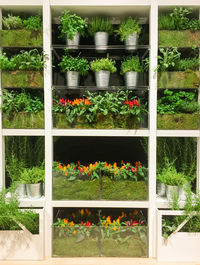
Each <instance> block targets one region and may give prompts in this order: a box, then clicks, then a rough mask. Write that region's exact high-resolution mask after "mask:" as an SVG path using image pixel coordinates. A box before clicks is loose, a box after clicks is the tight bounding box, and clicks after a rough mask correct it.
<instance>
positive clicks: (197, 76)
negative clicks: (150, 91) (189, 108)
mask: <svg viewBox="0 0 200 265" xmlns="http://www.w3.org/2000/svg"><path fill="white" fill-rule="evenodd" d="M199 85H200V72H199V71H185V72H182V71H179V72H162V73H159V75H158V88H198V87H199Z"/></svg>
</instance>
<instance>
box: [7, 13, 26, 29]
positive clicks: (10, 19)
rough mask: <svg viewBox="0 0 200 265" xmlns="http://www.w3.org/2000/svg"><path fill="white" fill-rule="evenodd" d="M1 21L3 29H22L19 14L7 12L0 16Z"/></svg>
mask: <svg viewBox="0 0 200 265" xmlns="http://www.w3.org/2000/svg"><path fill="white" fill-rule="evenodd" d="M2 23H3V26H4V28H5V29H9V30H10V29H22V28H23V23H22V19H21V18H20V17H19V16H13V15H11V14H8V16H7V17H3V18H2Z"/></svg>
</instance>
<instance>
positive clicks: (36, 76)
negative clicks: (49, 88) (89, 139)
mask: <svg viewBox="0 0 200 265" xmlns="http://www.w3.org/2000/svg"><path fill="white" fill-rule="evenodd" d="M2 87H3V88H27V87H28V88H43V74H42V72H39V71H22V70H16V71H3V72H2Z"/></svg>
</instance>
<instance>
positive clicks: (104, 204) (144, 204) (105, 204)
mask: <svg viewBox="0 0 200 265" xmlns="http://www.w3.org/2000/svg"><path fill="white" fill-rule="evenodd" d="M52 207H84V208H85V207H91V208H136V207H137V208H148V207H149V202H148V201H103V200H101V201H52Z"/></svg>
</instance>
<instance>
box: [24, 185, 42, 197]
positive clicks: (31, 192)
mask: <svg viewBox="0 0 200 265" xmlns="http://www.w3.org/2000/svg"><path fill="white" fill-rule="evenodd" d="M26 190H27V195H28V198H29V199H32V200H36V199H39V198H41V197H42V182H40V183H36V184H26Z"/></svg>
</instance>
